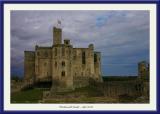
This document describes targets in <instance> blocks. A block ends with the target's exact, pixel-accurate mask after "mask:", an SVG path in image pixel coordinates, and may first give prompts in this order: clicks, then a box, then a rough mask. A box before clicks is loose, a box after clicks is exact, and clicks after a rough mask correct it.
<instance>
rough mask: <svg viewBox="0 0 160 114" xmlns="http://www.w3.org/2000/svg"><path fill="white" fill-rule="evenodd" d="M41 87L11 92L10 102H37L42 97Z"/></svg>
mask: <svg viewBox="0 0 160 114" xmlns="http://www.w3.org/2000/svg"><path fill="white" fill-rule="evenodd" d="M42 94H43V90H42V89H30V90H26V91H20V92H16V93H12V94H11V103H27V102H29V103H37V102H38V100H41V99H42Z"/></svg>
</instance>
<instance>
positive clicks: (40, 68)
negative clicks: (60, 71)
mask: <svg viewBox="0 0 160 114" xmlns="http://www.w3.org/2000/svg"><path fill="white" fill-rule="evenodd" d="M51 51H52V50H51V47H38V46H36V51H35V53H36V55H35V77H36V79H35V80H36V82H37V81H41V80H46V79H51V76H52V69H51V68H52V64H51V62H52V54H51Z"/></svg>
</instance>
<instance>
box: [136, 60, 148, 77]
mask: <svg viewBox="0 0 160 114" xmlns="http://www.w3.org/2000/svg"><path fill="white" fill-rule="evenodd" d="M138 76H139V78H140V79H149V64H148V63H147V62H146V61H142V62H139V63H138Z"/></svg>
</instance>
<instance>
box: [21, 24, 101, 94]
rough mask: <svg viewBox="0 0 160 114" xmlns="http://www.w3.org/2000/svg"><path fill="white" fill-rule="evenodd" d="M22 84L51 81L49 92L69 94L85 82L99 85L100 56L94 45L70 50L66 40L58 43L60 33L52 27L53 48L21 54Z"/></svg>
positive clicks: (58, 29)
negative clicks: (22, 58) (66, 92)
mask: <svg viewBox="0 0 160 114" xmlns="http://www.w3.org/2000/svg"><path fill="white" fill-rule="evenodd" d="M24 54H25V60H24V70H25V72H24V73H25V74H24V79H25V82H26V83H28V82H31V83H38V82H43V81H49V80H50V81H52V88H51V90H53V91H70V90H74V89H75V88H79V87H84V86H87V85H88V84H89V79H93V80H95V81H97V82H102V77H101V53H100V52H95V51H94V45H93V44H89V45H88V47H87V48H74V47H73V45H72V44H71V43H70V40H69V39H64V43H62V29H61V28H60V27H53V45H52V46H50V47H41V46H38V45H36V46H35V51H25V52H24Z"/></svg>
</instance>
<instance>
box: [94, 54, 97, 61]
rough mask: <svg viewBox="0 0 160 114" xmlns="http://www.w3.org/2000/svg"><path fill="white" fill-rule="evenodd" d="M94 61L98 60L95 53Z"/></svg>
mask: <svg viewBox="0 0 160 114" xmlns="http://www.w3.org/2000/svg"><path fill="white" fill-rule="evenodd" d="M94 62H95V63H96V62H97V55H96V54H94Z"/></svg>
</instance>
